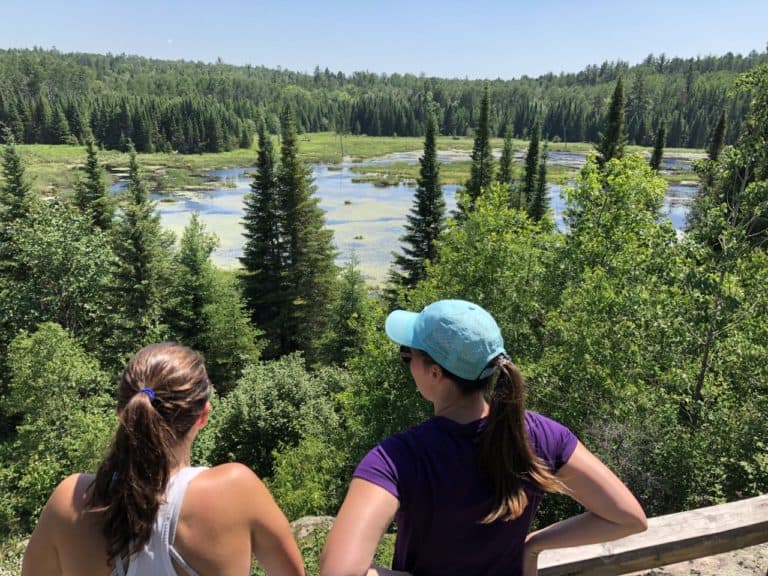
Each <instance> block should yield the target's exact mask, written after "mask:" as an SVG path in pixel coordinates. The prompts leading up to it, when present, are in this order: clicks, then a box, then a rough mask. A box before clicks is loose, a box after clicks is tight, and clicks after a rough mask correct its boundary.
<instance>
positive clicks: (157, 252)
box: [115, 145, 166, 353]
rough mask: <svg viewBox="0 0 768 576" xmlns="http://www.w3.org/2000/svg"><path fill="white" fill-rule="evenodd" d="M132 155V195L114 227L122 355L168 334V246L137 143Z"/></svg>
mask: <svg viewBox="0 0 768 576" xmlns="http://www.w3.org/2000/svg"><path fill="white" fill-rule="evenodd" d="M129 153H130V164H129V173H128V192H127V194H126V196H127V197H126V201H125V204H124V206H123V213H122V215H121V217H120V220H119V221H118V222H117V224H116V225H115V254H116V255H117V259H118V268H117V272H116V288H117V293H118V297H119V299H120V307H121V309H122V310H121V311H122V313H121V315H120V317H121V318H122V320H123V325H122V326H121V330H119V332H120V334H119V335H118V338H119V339H120V341H119V342H117V346H118V349H117V352H118V353H125V352H128V351H131V350H135V349H136V348H138V347H140V346H142V345H144V344H147V343H149V342H151V341H153V340H157V339H158V338H160V337H162V336H163V334H164V327H163V326H162V324H161V320H162V315H163V314H162V313H163V296H164V295H163V276H164V274H165V272H166V262H165V248H166V246H165V245H164V244H165V243H164V238H163V233H162V230H161V228H160V216H159V215H158V214H157V213H156V212H155V206H154V203H153V202H151V201H150V198H149V192H148V191H147V186H146V184H145V183H144V181H143V179H142V177H141V174H140V173H139V163H138V161H137V159H136V150H135V149H134V148H133V146H132V145H130V146H129Z"/></svg>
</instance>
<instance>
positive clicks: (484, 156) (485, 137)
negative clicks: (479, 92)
mask: <svg viewBox="0 0 768 576" xmlns="http://www.w3.org/2000/svg"><path fill="white" fill-rule="evenodd" d="M493 172H494V163H493V154H492V153H491V97H490V91H489V88H488V85H487V84H486V85H485V88H484V89H483V99H482V100H481V101H480V119H479V120H478V123H477V131H476V132H475V143H474V145H473V147H472V166H471V168H470V173H469V180H468V181H467V185H466V190H467V196H468V197H469V207H468V208H469V211H471V210H474V208H475V202H476V201H477V199H478V198H479V197H480V194H481V193H482V191H483V190H485V189H486V188H488V186H490V185H491V182H493ZM462 210H463V211H464V212H466V211H467V210H466V209H465V208H464V207H462Z"/></svg>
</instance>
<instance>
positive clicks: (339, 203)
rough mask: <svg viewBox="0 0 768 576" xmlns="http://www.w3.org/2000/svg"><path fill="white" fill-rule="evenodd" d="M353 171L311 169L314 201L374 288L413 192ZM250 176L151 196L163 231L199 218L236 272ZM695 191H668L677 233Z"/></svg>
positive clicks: (448, 190)
mask: <svg viewBox="0 0 768 576" xmlns="http://www.w3.org/2000/svg"><path fill="white" fill-rule="evenodd" d="M388 159H389V157H388ZM390 161H391V159H390ZM366 164H370V162H366ZM352 168H353V165H352V164H350V163H345V164H342V165H341V166H340V167H339V166H335V167H329V166H326V165H323V164H318V165H314V166H313V168H312V174H313V176H314V178H315V185H316V186H317V192H316V195H317V197H318V198H319V199H320V207H321V208H322V209H323V210H325V212H326V223H327V225H328V226H329V228H331V229H333V231H334V240H335V243H336V247H337V249H338V251H339V256H338V263H339V264H344V263H345V262H347V261H348V260H349V258H350V256H351V254H352V253H355V255H356V256H357V258H358V260H359V262H360V269H361V271H362V272H363V274H365V275H366V276H367V277H368V278H369V279H370V280H372V281H373V282H375V283H378V282H381V281H383V280H384V279H385V278H386V273H387V268H388V266H389V263H390V260H391V253H392V252H393V251H397V250H398V249H399V247H400V244H399V237H400V236H401V235H402V233H403V225H404V224H405V216H406V214H407V213H408V212H409V210H410V209H411V206H412V203H413V194H414V192H415V188H414V187H413V186H407V185H405V184H400V185H397V186H388V187H377V186H375V185H373V184H372V183H369V182H358V183H356V182H352V178H353V176H354V175H355V173H354V172H353V171H352ZM250 170H253V168H232V169H225V170H214V171H211V172H210V173H209V175H210V176H211V178H213V179H215V180H218V181H219V182H221V184H220V185H217V184H216V182H215V181H214V182H212V183H211V190H209V191H195V192H172V193H153V194H152V199H153V200H155V201H157V210H158V212H159V213H160V217H161V221H162V224H163V226H164V227H165V228H168V229H170V230H173V231H174V232H176V234H177V236H180V235H181V232H182V230H183V229H184V227H185V226H186V225H187V223H188V221H189V217H190V215H191V214H192V213H193V212H195V211H197V212H199V213H200V217H201V220H202V221H203V222H204V223H205V225H206V228H207V230H208V231H209V232H212V233H214V234H216V236H217V237H218V239H219V247H218V248H217V249H216V251H215V252H214V254H213V261H214V263H215V264H216V265H218V266H221V267H223V268H233V267H237V266H238V265H239V263H238V257H239V256H240V253H241V250H242V244H243V237H242V223H241V220H242V217H243V196H244V195H245V194H246V193H247V192H248V191H249V186H250V182H251V178H250V175H249V171H250ZM117 188H119V185H118V186H117ZM457 188H458V186H456V185H444V186H443V193H444V194H445V199H446V206H447V209H448V211H449V212H450V211H451V210H453V209H455V207H456V200H455V193H456V189H457ZM549 191H550V203H551V206H552V209H553V212H554V217H555V221H556V223H557V225H558V227H560V228H563V226H564V224H563V211H564V210H565V202H564V201H563V199H562V198H561V196H560V191H561V188H560V186H558V185H555V184H550V185H549ZM695 191H696V188H695V187H692V186H679V185H675V186H670V187H669V189H668V194H667V198H666V199H665V212H666V214H667V216H668V217H669V218H670V220H671V221H672V223H673V225H674V226H675V228H677V229H680V228H682V227H683V226H684V225H685V218H686V215H687V212H688V204H689V202H690V199H691V198H692V196H693V194H694V193H695Z"/></svg>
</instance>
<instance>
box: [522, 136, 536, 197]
mask: <svg viewBox="0 0 768 576" xmlns="http://www.w3.org/2000/svg"><path fill="white" fill-rule="evenodd" d="M540 138H541V124H539V122H536V123H535V124H534V125H533V126H532V127H531V140H530V141H529V142H528V152H527V153H526V155H525V172H524V175H523V190H522V196H523V200H524V205H525V207H526V209H527V207H528V206H529V205H530V204H531V202H532V200H533V196H534V194H535V193H536V179H537V175H538V171H539V139H540Z"/></svg>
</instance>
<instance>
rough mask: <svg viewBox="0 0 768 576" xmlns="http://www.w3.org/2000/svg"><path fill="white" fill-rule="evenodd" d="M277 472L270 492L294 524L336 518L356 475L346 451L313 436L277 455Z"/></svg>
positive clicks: (275, 465) (270, 485)
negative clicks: (320, 517)
mask: <svg viewBox="0 0 768 576" xmlns="http://www.w3.org/2000/svg"><path fill="white" fill-rule="evenodd" d="M273 468H274V475H273V476H272V480H271V481H270V482H269V488H270V490H271V491H272V493H273V495H274V496H275V499H276V500H277V502H278V503H279V505H280V508H281V509H282V510H283V512H284V513H285V515H286V516H288V518H289V519H291V520H295V519H297V518H300V517H302V516H316V515H318V514H320V515H331V516H333V515H335V514H336V512H337V511H338V509H339V506H341V502H342V500H343V498H344V494H345V493H346V491H347V485H348V484H349V478H350V476H351V473H352V470H351V467H350V466H349V459H348V455H347V454H346V452H345V451H344V450H343V449H342V448H340V447H337V446H334V445H333V444H331V443H329V442H328V440H321V439H319V438H315V437H311V436H307V437H304V438H303V439H302V440H301V441H300V442H299V444H298V445H296V446H293V447H291V448H288V449H287V450H285V451H282V452H278V453H276V454H275V461H274V466H273Z"/></svg>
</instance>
